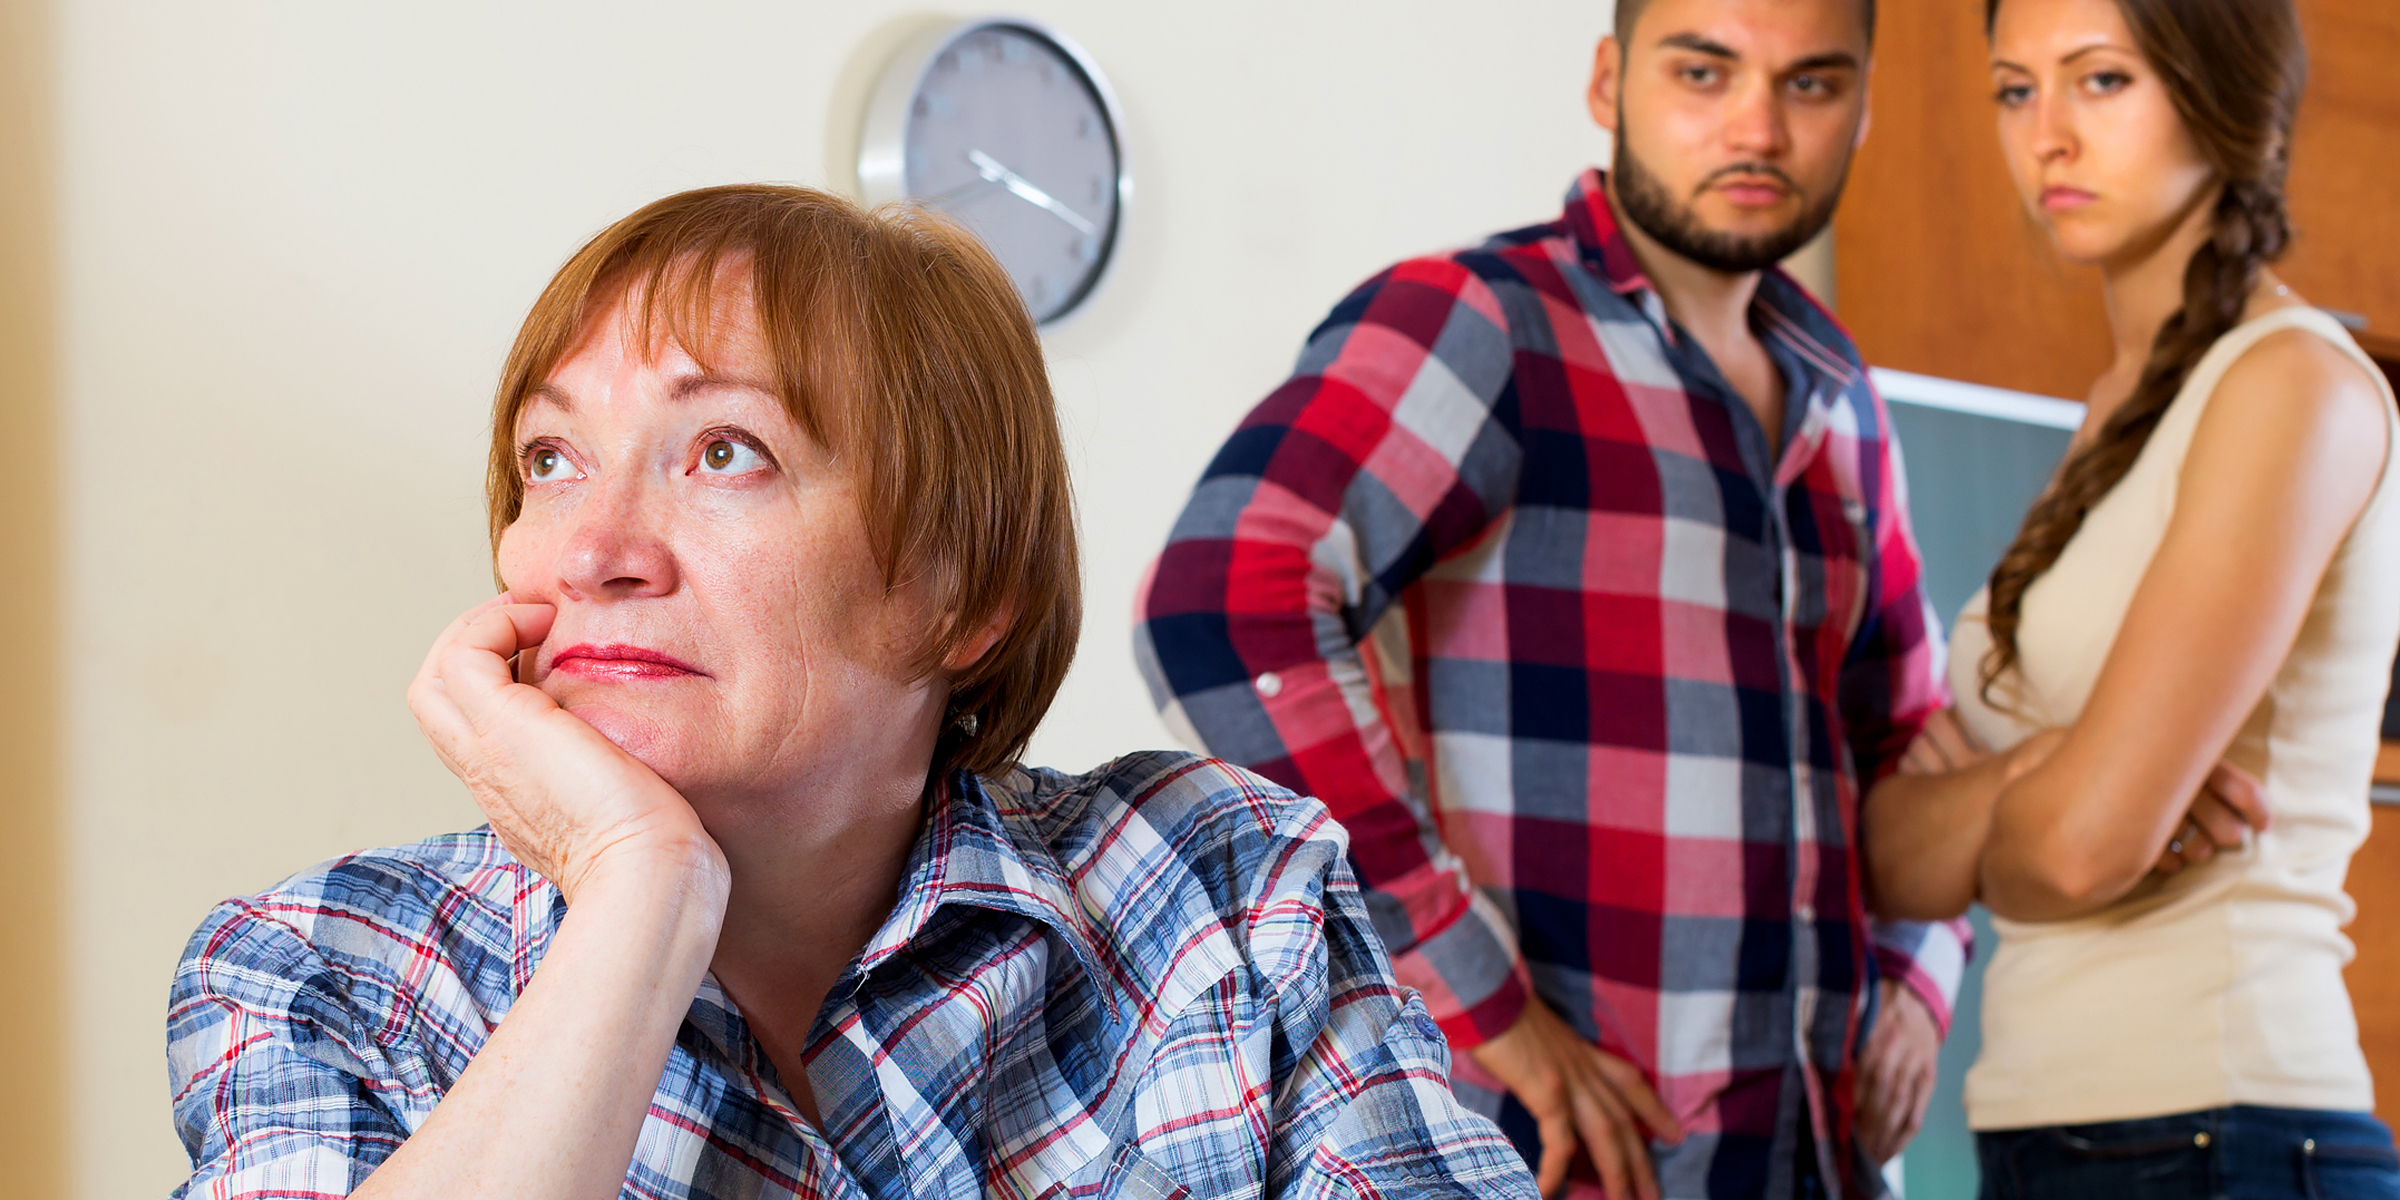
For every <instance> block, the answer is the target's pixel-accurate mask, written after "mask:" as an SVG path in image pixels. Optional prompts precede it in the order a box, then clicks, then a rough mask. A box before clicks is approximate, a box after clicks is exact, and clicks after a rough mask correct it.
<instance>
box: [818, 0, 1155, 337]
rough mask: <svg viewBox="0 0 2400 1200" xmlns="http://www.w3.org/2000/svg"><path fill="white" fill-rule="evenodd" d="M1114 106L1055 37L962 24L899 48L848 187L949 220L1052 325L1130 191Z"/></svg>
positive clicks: (881, 84) (1094, 74)
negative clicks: (977, 241) (978, 241)
mask: <svg viewBox="0 0 2400 1200" xmlns="http://www.w3.org/2000/svg"><path fill="white" fill-rule="evenodd" d="M1121 127H1122V126H1121V123H1120V122H1119V120H1118V117H1117V102H1116V97H1115V96H1114V95H1113V94H1112V93H1111V92H1110V91H1109V87H1108V80H1107V79H1106V78H1105V77H1103V76H1102V75H1101V74H1100V68H1099V67H1097V66H1095V65H1094V64H1093V63H1092V60H1091V59H1090V58H1089V57H1088V56H1086V55H1085V54H1084V53H1083V51H1082V50H1081V49H1080V48H1079V47H1077V46H1076V45H1075V43H1074V42H1072V41H1069V40H1068V39H1067V38H1066V37H1065V36H1064V35H1062V34H1059V33H1057V32H1055V31H1053V30H1050V29H1047V28H1044V27H1043V26H1041V25H1039V24H1036V23H1034V22H1032V21H1026V20H1021V19H1018V18H1014V17H999V18H986V19H981V20H972V21H962V22H959V23H957V24H954V25H947V26H944V27H940V28H935V29H930V30H927V31H926V32H924V33H922V34H920V35H918V36H917V37H915V38H912V39H911V40H910V41H908V42H907V43H905V44H903V45H902V47H901V49H900V50H899V52H898V53H897V54H895V55H894V56H893V58H892V60H891V62H890V63H889V65H887V66H886V67H885V68H884V71H883V74H882V76H881V78H880V79H878V80H877V82H876V84H875V90H874V93H873V95H872V96H871V97H870V98H869V100H868V102H867V112H866V121H865V124H864V127H863V128H862V129H861V130H860V135H859V151H858V180H859V188H860V191H861V192H862V193H863V194H864V197H865V199H866V201H867V203H869V204H881V203H883V202H885V201H889V200H898V199H908V200H914V201H916V202H918V203H921V204H926V205H929V206H931V207H934V208H937V209H940V210H941V211H943V212H945V213H948V214H949V215H951V216H953V217H956V218H958V220H959V221H960V222H961V223H963V224H965V225H966V226H967V227H968V228H970V229H972V230H974V231H975V233H976V235H977V236H979V237H981V238H982V239H983V241H984V244H985V245H987V246H989V247H990V248H991V250H992V253H993V255H994V257H997V258H998V259H999V260H1000V265H1002V266H1003V267H1006V268H1007V269H1008V274H1009V278H1011V279H1013V280H1015V281H1016V285H1017V293H1018V294H1019V295H1021V296H1023V297H1024V298H1025V306H1026V308H1028V309H1030V310H1031V311H1032V313H1033V319H1034V320H1035V321H1037V322H1039V323H1042V324H1045V325H1046V324H1049V323H1051V322H1053V321H1057V320H1058V319H1060V318H1062V317H1064V316H1066V315H1067V314H1069V313H1071V312H1073V311H1075V309H1076V307H1077V306H1079V305H1081V304H1082V303H1083V302H1084V301H1085V300H1087V299H1089V298H1090V297H1091V294H1092V289H1093V288H1095V287H1096V286H1098V285H1099V282H1100V277H1101V275H1102V274H1104V273H1105V272H1106V271H1107V270H1108V264H1109V258H1110V255H1111V253H1112V252H1113V251H1114V250H1115V249H1116V241H1117V226H1118V223H1119V220H1120V219H1121V217H1122V215H1123V213H1124V210H1125V203H1126V201H1127V200H1128V199H1130V198H1131V197H1132V194H1133V181H1132V179H1131V178H1130V177H1128V176H1127V175H1126V173H1125V153H1124V146H1123V144H1122V141H1121V139H1120V136H1119V133H1118V131H1119V129H1120V128H1121Z"/></svg>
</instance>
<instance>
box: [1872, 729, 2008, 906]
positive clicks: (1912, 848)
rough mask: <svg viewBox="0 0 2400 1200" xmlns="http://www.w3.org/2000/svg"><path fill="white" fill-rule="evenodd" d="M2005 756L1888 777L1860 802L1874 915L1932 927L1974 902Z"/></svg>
mask: <svg viewBox="0 0 2400 1200" xmlns="http://www.w3.org/2000/svg"><path fill="white" fill-rule="evenodd" d="M2007 766H2008V756H2007V755H1992V756H1990V757H1987V758H1984V759H1982V760H1980V761H1978V762H1976V763H1974V764H1973V765H1971V766H1966V767H1962V768H1959V769H1958V770H1955V771H1942V772H1938V773H1935V774H1929V775H1893V776H1890V777H1888V778H1886V779H1885V780H1884V781H1883V782H1881V783H1878V784H1876V785H1875V789H1874V791H1873V792H1872V793H1870V794H1869V795H1868V797H1867V805H1866V815H1865V825H1866V830H1865V837H1864V843H1865V853H1866V863H1867V871H1868V881H1869V884H1870V885H1871V887H1872V889H1873V896H1874V908H1875V912H1876V915H1878V916H1882V917H1887V918H1895V919H1900V920H1916V921H1938V920H1947V919H1948V918H1951V917H1955V916H1958V915H1959V914H1961V913H1964V912H1965V911H1967V906H1968V905H1969V904H1972V903H1974V901H1975V892H1976V887H1977V878H1978V868H1979V865H1980V860H1981V858H1982V855H1983V848H1984V841H1985V839H1986V838H1987V837H1988V836H1989V834H1990V831H1991V827H1992V809H1993V805H1994V803H1995V801H1996V800H1997V798H1998V797H1999V794H2000V791H2001V789H2002V788H2003V787H2004V786H2005V785H2006V783H2007V779H2008V771H2007Z"/></svg>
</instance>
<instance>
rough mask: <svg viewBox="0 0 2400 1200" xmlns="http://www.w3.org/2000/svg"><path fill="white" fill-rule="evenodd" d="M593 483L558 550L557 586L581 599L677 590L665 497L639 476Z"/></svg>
mask: <svg viewBox="0 0 2400 1200" xmlns="http://www.w3.org/2000/svg"><path fill="white" fill-rule="evenodd" d="M590 482H591V485H592V486H591V490H589V491H587V492H586V493H585V497H584V502H583V504H582V505H580V506H579V507H578V509H577V511H576V513H575V517H574V520H575V525H574V528H573V530H572V531H571V532H570V533H569V534H568V535H567V538H566V540H565V542H564V543H562V544H561V546H560V547H559V560H560V561H559V564H558V577H559V585H560V587H561V588H562V589H563V590H564V591H565V592H566V594H567V595H568V596H569V597H571V598H574V599H580V600H622V599H630V598H633V597H636V596H663V595H666V594H668V593H670V592H673V591H674V590H675V588H676V585H677V582H678V581H677V578H676V570H675V555H674V552H673V550H672V548H671V547H670V545H669V542H668V539H667V536H666V528H665V526H666V519H667V512H666V504H665V502H664V501H665V498H664V497H662V496H659V495H657V494H656V493H655V491H654V489H652V488H650V487H648V486H646V483H645V481H644V480H642V479H641V478H640V477H639V475H638V473H636V472H623V473H617V474H614V475H613V477H612V476H609V475H604V476H602V477H601V478H598V479H594V480H592V481H590Z"/></svg>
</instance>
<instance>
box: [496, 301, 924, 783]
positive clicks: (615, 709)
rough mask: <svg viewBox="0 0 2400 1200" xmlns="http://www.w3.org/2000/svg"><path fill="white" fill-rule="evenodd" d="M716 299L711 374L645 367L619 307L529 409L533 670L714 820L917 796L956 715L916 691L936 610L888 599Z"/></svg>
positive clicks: (527, 557)
mask: <svg viewBox="0 0 2400 1200" xmlns="http://www.w3.org/2000/svg"><path fill="white" fill-rule="evenodd" d="M719 290H720V293H721V294H722V303H720V305H719V307H718V310H717V313H716V317H715V320H714V322H713V337H714V340H715V341H716V343H717V344H716V345H714V346H712V347H710V348H709V349H708V351H707V352H706V354H705V357H706V358H707V359H708V360H709V362H708V365H707V367H706V368H703V367H702V365H701V364H700V363H699V362H697V361H695V360H694V359H693V358H692V356H691V355H690V354H688V353H687V352H686V351H685V350H684V349H683V348H681V347H678V346H675V345H674V344H672V342H671V341H669V342H668V343H667V344H665V345H663V346H661V347H659V348H658V351H657V353H655V354H650V353H645V347H643V346H640V345H638V344H636V343H635V340H634V339H633V338H632V336H631V334H630V331H629V330H627V328H626V327H625V326H626V322H625V321H624V320H623V319H622V317H621V311H622V310H621V309H620V310H619V311H618V312H612V313H611V314H609V315H608V316H606V317H603V318H602V319H600V320H598V321H595V322H594V323H593V325H592V327H591V329H590V330H589V332H588V333H587V334H586V335H585V337H584V339H583V340H582V342H581V343H579V344H578V345H577V346H576V348H575V349H574V350H573V351H572V352H570V353H569V354H568V355H567V357H566V358H565V359H564V360H562V361H561V362H560V363H559V364H558V367H557V368H556V369H555V370H553V371H552V372H551V373H550V376H549V378H548V379H547V380H546V381H545V383H544V384H543V385H542V386H541V387H540V388H539V389H537V390H536V392H535V393H534V394H533V395H532V396H531V397H530V398H529V399H528V400H527V402H526V403H525V405H524V408H523V411H522V412H521V413H520V415H519V416H518V418H517V428H516V440H517V444H518V446H519V451H520V452H519V454H518V468H519V470H520V471H521V472H522V474H523V478H524V481H525V502H524V508H523V511H522V512H521V514H520V515H519V516H518V517H517V519H516V521H515V523H514V524H511V525H510V526H509V527H508V529H507V531H506V532H505V533H504V534H503V535H502V537H501V540H500V554H499V564H500V573H501V577H502V579H503V580H505V581H506V583H507V585H508V588H509V590H510V591H511V592H512V593H514V594H515V595H516V596H517V597H518V598H519V599H520V600H523V601H528V602H534V603H547V604H551V605H554V606H556V608H557V610H558V617H557V622H556V624H555V625H554V626H553V627H552V629H551V632H550V636H549V638H548V640H546V641H545V642H543V643H542V645H541V647H540V648H539V649H538V650H537V651H533V652H529V656H530V658H531V662H530V665H529V666H521V667H520V674H521V677H522V678H524V679H525V680H526V681H527V682H530V683H532V684H534V685H536V686H538V687H540V688H541V689H542V690H543V691H544V692H546V693H548V694H549V695H550V696H551V698H553V699H555V700H556V701H558V703H559V704H560V705H561V706H562V707H564V708H566V709H567V710H568V711H569V712H572V713H574V714H575V715H576V716H578V717H581V718H582V719H584V720H585V721H587V722H589V723H590V724H591V725H592V726H593V727H595V728H597V729H598V730H599V731H600V732H601V733H603V734H605V735H606V736H607V737H608V738H609V739H610V740H611V741H613V742H615V743H616V744H617V745H619V746H622V747H623V748H624V749H625V750H626V751H627V752H629V753H631V754H632V755H633V756H634V757H636V758H638V759H640V760H641V761H642V762H644V763H646V764H648V765H649V766H650V768H651V769H653V770H655V771H657V772H658V773H659V774H660V776H662V777H663V778H665V779H666V780H667V782H668V783H670V784H672V785H674V786H675V787H676V788H677V789H678V790H679V791H681V792H682V793H683V794H684V796H685V797H686V798H687V799H691V800H692V801H694V802H695V804H699V805H701V806H702V815H703V816H704V817H705V816H707V814H708V812H709V807H708V802H709V800H710V799H711V798H712V797H724V798H728V799H731V800H734V801H738V800H740V799H743V798H749V799H758V800H766V801H769V802H778V801H782V800H786V799H788V798H789V797H790V796H791V795H793V794H794V792H795V790H796V789H797V790H811V789H817V790H821V789H824V788H827V787H844V786H856V785H858V784H862V783H865V784H873V783H882V784H886V785H895V786H896V785H899V784H909V786H910V787H911V788H912V790H911V791H910V793H909V798H910V799H912V800H913V798H914V791H913V787H915V786H921V781H922V779H923V775H924V770H925V767H926V764H927V763H928V762H929V761H930V758H931V755H932V751H933V744H934V735H935V733H936V732H937V731H938V724H937V723H938V721H939V718H940V713H941V705H942V702H943V696H942V695H941V694H940V692H939V681H938V680H927V679H915V680H912V679H910V678H909V677H908V671H907V665H908V662H907V660H908V651H909V650H910V649H911V648H913V647H914V646H915V645H916V644H917V641H918V638H919V636H920V631H921V630H922V628H923V624H922V622H923V617H922V608H923V606H922V605H921V604H919V603H917V602H916V601H915V596H916V593H915V592H913V591H912V590H910V589H905V588H904V589H901V590H900V591H899V592H897V593H894V594H890V595H887V594H886V591H885V588H884V586H883V573H882V571H881V569H880V568H878V567H877V565H876V563H875V560H874V555H873V554H872V552H871V551H870V549H869V546H868V541H867V534H866V528H865V525H864V523H863V521H862V519H861V516H860V512H859V507H858V501H857V495H856V492H855V490H854V489H853V487H852V484H851V480H850V478H849V476H848V475H847V474H846V473H845V472H843V471H842V470H840V469H838V468H837V467H836V465H835V463H834V462H833V460H832V456H831V455H830V454H829V453H828V452H827V450H826V449H825V448H824V447H822V446H819V445H817V444H816V442H815V441H814V440H813V439H811V438H810V437H809V436H808V435H807V434H806V433H804V432H803V431H802V430H801V428H800V426H799V424H798V423H797V422H795V421H794V420H793V419H792V417H791V415H790V414H789V413H788V412H787V411H786V410H785V408H784V405H783V402H782V401H781V400H779V399H778V398H777V397H776V395H775V394H774V392H773V391H772V390H771V386H770V381H771V380H772V379H773V378H774V373H773V367H772V363H771V361H770V359H769V357H768V355H767V353H766V351H765V348H764V347H763V346H762V345H761V343H760V339H759V334H758V331H757V325H756V321H755V318H754V317H753V316H752V315H751V314H752V308H751V302H750V295H749V291H748V289H747V288H746V287H741V288H735V287H725V288H721V289H719ZM912 765H913V769H914V771H915V776H914V783H910V782H909V781H908V780H907V779H905V778H904V777H905V776H906V774H907V772H908V771H909V770H910V769H911V767H912ZM861 772H864V773H865V774H866V775H867V776H868V777H869V778H853V776H857V775H858V774H859V773H861ZM877 776H880V778H875V777H877Z"/></svg>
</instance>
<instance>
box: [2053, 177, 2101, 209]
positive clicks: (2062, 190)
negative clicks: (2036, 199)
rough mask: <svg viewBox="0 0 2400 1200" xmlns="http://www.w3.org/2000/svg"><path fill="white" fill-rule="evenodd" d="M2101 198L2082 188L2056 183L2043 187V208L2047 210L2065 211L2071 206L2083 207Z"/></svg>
mask: <svg viewBox="0 0 2400 1200" xmlns="http://www.w3.org/2000/svg"><path fill="white" fill-rule="evenodd" d="M2099 198H2100V197H2098V196H2095V195H2093V194H2091V193H2090V192H2087V191H2084V190H2083V189H2082V188H2071V187H2068V186H2067V185H2065V184H2063V183H2054V184H2051V185H2050V186H2049V187H2046V188H2043V189H2042V208H2043V210H2044V211H2047V212H2064V211H2066V210H2067V209H2070V208H2082V207H2083V206H2084V205H2086V204H2090V203H2091V202H2092V201H2094V200H2097V199H2099Z"/></svg>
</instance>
